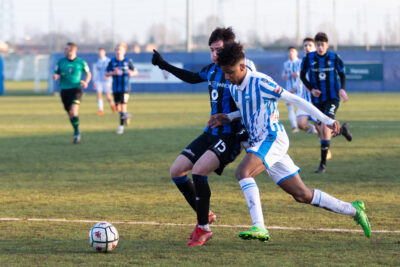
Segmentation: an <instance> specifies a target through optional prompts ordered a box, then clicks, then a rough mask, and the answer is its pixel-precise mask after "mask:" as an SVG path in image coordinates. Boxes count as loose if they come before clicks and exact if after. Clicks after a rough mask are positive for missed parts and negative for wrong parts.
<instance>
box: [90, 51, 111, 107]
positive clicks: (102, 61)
mask: <svg viewBox="0 0 400 267" xmlns="http://www.w3.org/2000/svg"><path fill="white" fill-rule="evenodd" d="M109 63H110V59H109V58H108V57H106V50H105V49H104V48H102V47H101V48H99V58H98V59H97V61H96V63H94V64H93V89H94V90H96V91H97V107H98V111H97V114H98V115H104V105H103V93H104V94H105V95H106V99H107V101H108V103H109V104H110V107H111V110H112V111H113V112H115V111H116V107H115V103H114V100H113V98H112V96H111V82H112V79H110V78H109V77H107V76H106V69H107V66H108V64H109Z"/></svg>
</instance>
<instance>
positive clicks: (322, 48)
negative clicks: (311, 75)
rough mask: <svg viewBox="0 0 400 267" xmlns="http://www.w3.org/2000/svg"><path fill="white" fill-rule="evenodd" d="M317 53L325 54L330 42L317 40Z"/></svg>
mask: <svg viewBox="0 0 400 267" xmlns="http://www.w3.org/2000/svg"><path fill="white" fill-rule="evenodd" d="M316 45H317V53H318V55H320V56H323V55H325V54H326V52H327V51H328V48H329V44H328V43H327V42H317V43H316Z"/></svg>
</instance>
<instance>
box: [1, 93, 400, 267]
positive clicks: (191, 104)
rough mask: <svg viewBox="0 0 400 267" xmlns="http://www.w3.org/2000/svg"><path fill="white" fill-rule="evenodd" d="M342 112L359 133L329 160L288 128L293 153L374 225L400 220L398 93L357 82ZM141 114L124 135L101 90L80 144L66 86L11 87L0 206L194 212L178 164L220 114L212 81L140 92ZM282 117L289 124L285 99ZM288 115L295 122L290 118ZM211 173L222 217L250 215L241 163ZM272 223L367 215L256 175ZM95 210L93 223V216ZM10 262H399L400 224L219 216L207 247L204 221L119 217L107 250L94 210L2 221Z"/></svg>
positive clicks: (309, 178) (176, 215)
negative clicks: (317, 201) (260, 234)
mask: <svg viewBox="0 0 400 267" xmlns="http://www.w3.org/2000/svg"><path fill="white" fill-rule="evenodd" d="M350 98H351V100H350V101H349V103H346V104H342V106H341V107H340V109H339V112H338V114H337V118H338V119H339V120H340V121H342V122H344V121H347V122H349V123H350V125H351V130H352V132H353V137H354V140H353V142H351V143H348V142H347V141H345V139H344V138H343V137H337V138H335V139H334V141H333V142H332V153H333V159H332V160H331V161H329V162H328V172H327V173H326V174H314V173H313V170H314V169H315V168H316V167H317V165H318V162H319V143H318V140H317V137H316V136H310V135H307V134H305V133H303V132H301V133H298V134H289V137H290V139H291V148H290V150H289V154H290V155H291V156H292V158H293V159H294V161H295V162H296V164H297V165H298V166H300V167H301V169H302V171H301V176H302V178H303V180H304V182H305V183H306V184H307V185H308V186H309V187H312V188H319V189H321V190H324V191H326V192H328V193H330V194H332V195H334V196H336V197H338V198H340V199H342V200H345V201H354V200H355V199H362V200H364V201H365V202H366V205H367V211H368V215H369V217H370V220H371V224H372V226H373V229H374V230H400V203H399V195H400V178H399V176H400V171H399V170H398V165H399V162H400V135H399V132H400V106H399V105H398V103H400V94H351V95H350ZM129 109H130V112H131V113H132V114H133V121H132V124H131V125H130V127H129V128H128V129H127V130H126V132H125V134H124V135H122V136H119V135H116V134H115V131H116V128H117V126H118V115H117V114H112V113H111V112H109V109H106V114H105V116H104V117H99V116H97V115H96V102H95V97H94V96H93V95H85V96H84V97H83V102H82V105H81V112H80V113H81V115H80V120H81V130H82V144H80V145H73V144H72V127H71V126H70V124H69V121H68V119H67V116H66V114H65V112H64V110H63V109H62V105H61V102H60V99H59V97H54V96H17V95H14V96H12V94H11V95H10V94H8V95H7V96H5V97H1V98H0V129H1V130H0V149H1V153H0V184H1V187H0V217H1V218H5V217H14V218H25V219H27V218H66V219H88V220H99V221H100V220H108V221H126V222H128V221H146V222H151V221H154V222H168V223H178V224H191V223H195V215H194V213H193V211H192V210H191V209H190V208H189V207H188V205H187V204H186V202H185V201H184V199H183V197H182V195H181V194H180V193H179V191H178V190H177V189H176V187H175V186H174V184H173V183H172V182H171V180H170V177H169V167H170V165H171V164H172V162H173V161H174V160H175V158H176V156H177V155H178V154H179V153H180V151H181V150H182V149H183V148H184V147H185V146H186V145H187V144H188V143H189V142H190V141H192V140H193V139H194V138H195V137H197V136H198V135H199V134H200V133H201V132H202V129H203V127H204V126H205V123H206V122H207V119H208V115H209V98H208V96H207V95H206V94H170V95H166V94H133V95H132V97H131V102H130V104H129ZM280 109H281V119H282V121H283V123H284V124H285V125H288V122H287V114H286V108H285V105H284V104H281V105H280ZM286 128H288V127H286ZM241 157H243V155H241V156H240V158H239V159H238V160H237V161H235V162H234V163H232V164H231V165H229V166H228V167H227V168H226V169H225V172H224V174H223V175H222V176H217V175H214V174H213V175H211V176H210V178H209V181H210V186H211V189H212V199H211V208H212V210H213V211H214V212H216V213H217V216H218V222H217V225H218V224H227V225H249V224H251V220H250V216H249V214H248V209H247V205H246V203H245V200H244V197H243V194H242V192H241V190H240V187H239V185H238V184H237V181H236V180H235V178H234V171H235V168H236V167H237V165H238V163H239V162H240V159H241ZM257 183H258V185H259V188H260V192H261V197H262V202H263V210H264V216H265V220H266V224H267V225H269V226H287V227H289V226H290V227H304V228H342V229H356V230H358V229H361V228H360V227H359V226H356V225H355V224H354V222H353V220H352V218H349V217H346V216H342V215H338V214H333V213H330V212H328V211H325V210H322V209H318V208H314V207H310V206H309V205H302V204H298V203H296V202H295V201H294V200H293V199H292V198H291V197H290V196H289V195H287V194H285V193H284V192H283V191H282V190H281V189H280V188H279V187H277V186H276V185H275V184H274V183H273V182H272V181H271V180H270V179H269V178H268V177H267V176H266V175H264V174H262V175H260V176H259V177H257ZM93 224H94V223H93ZM0 226H1V229H2V231H1V232H0V266H14V265H15V266H32V265H38V266H55V265H57V264H60V265H62V266H71V265H82V266H106V265H110V266H112V265H115V266H120V265H122V266H126V265H139V266H143V265H148V266H201V265H202V266H223V265H225V266H266V265H268V266H282V265H287V266H292V265H300V266H310V265H313V266H314V265H316V266H324V265H343V266H361V265H369V266H381V265H388V266H395V265H399V264H400V243H399V242H400V234H398V233H373V234H372V237H371V238H370V239H366V238H365V237H364V236H363V234H362V233H332V232H319V231H287V230H270V233H271V236H272V241H271V242H270V243H267V244H264V243H261V242H256V241H242V240H240V239H238V237H237V233H238V232H239V230H241V228H221V227H214V228H213V231H214V235H215V236H214V238H213V239H212V240H211V241H210V242H208V243H207V244H206V245H205V246H204V247H201V248H188V247H186V246H185V244H186V242H187V241H188V240H187V236H188V235H189V234H190V232H191V231H192V226H149V225H129V224H117V225H116V227H117V229H118V230H119V232H120V243H119V244H118V247H117V248H116V249H115V251H113V252H112V253H109V254H99V253H96V252H95V251H94V250H92V249H91V248H90V247H89V245H88V239H87V235H88V232H89V230H90V227H91V226H92V224H90V223H59V222H30V221H15V222H13V221H0Z"/></svg>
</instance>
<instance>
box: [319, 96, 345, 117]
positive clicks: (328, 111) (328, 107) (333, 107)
mask: <svg viewBox="0 0 400 267" xmlns="http://www.w3.org/2000/svg"><path fill="white" fill-rule="evenodd" d="M314 105H315V106H316V107H317V108H318V109H319V110H320V111H321V112H322V113H324V114H325V115H326V116H328V117H329V118H331V119H335V114H336V111H337V110H338V108H339V100H337V99H330V100H327V101H325V102H322V103H318V104H314Z"/></svg>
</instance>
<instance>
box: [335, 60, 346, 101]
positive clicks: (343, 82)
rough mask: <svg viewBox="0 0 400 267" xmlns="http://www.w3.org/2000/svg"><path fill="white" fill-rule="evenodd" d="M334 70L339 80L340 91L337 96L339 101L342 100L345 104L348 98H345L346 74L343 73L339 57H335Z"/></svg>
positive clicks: (342, 65)
mask: <svg viewBox="0 0 400 267" xmlns="http://www.w3.org/2000/svg"><path fill="white" fill-rule="evenodd" d="M335 67H336V70H337V72H338V75H339V79H340V90H339V96H340V98H341V99H343V102H346V101H347V100H348V99H349V97H348V96H347V93H346V89H345V88H346V74H345V72H344V64H343V61H342V59H341V58H340V57H339V56H336V66H335Z"/></svg>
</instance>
